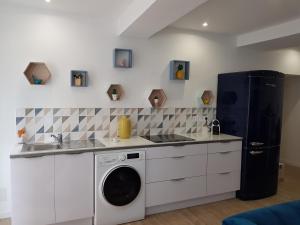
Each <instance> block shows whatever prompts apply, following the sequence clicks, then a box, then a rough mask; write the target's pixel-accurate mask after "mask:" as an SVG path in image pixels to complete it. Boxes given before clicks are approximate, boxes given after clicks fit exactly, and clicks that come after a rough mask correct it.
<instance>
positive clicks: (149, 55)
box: [0, 7, 300, 216]
mask: <svg viewBox="0 0 300 225" xmlns="http://www.w3.org/2000/svg"><path fill="white" fill-rule="evenodd" d="M103 21H105V19H103ZM0 27H1V30H0V68H1V70H0V71H1V73H2V74H1V88H0V106H1V110H0V124H1V126H0V178H1V179H0V197H1V190H6V191H7V192H9V189H10V187H9V186H10V185H9V151H10V149H11V148H12V147H13V145H14V140H15V129H14V127H15V109H16V108H17V107H46V106H47V107H89V106H90V107H95V106H98V107H99V106H100V107H124V106H125V107H143V106H149V103H148V101H147V97H148V95H149V92H150V90H151V89H152V88H160V87H161V88H164V89H165V91H166V94H167V96H168V101H167V103H166V106H195V103H194V96H195V93H196V91H197V90H199V89H204V88H205V89H212V90H216V84H217V83H216V81H217V74H218V73H220V72H231V71H237V70H250V69H275V70H280V71H283V72H287V73H293V74H300V68H299V63H300V53H299V51H297V50H283V51H275V52H259V51H257V50H251V49H247V48H241V49H238V48H236V47H235V39H234V38H232V37H229V36H218V35H214V34H204V33H197V32H192V31H184V30H176V29H174V28H168V29H166V30H164V31H162V32H160V33H159V34H158V35H156V36H154V37H153V38H151V39H150V40H144V39H124V38H119V37H117V36H116V35H114V31H115V30H114V26H113V24H110V23H109V21H108V22H106V23H104V22H102V23H100V22H94V21H91V20H88V19H83V18H76V17H74V16H72V17H67V16H62V15H57V14H50V13H49V14H45V13H43V14H42V13H39V12H36V11H29V10H25V9H24V10H22V9H13V10H12V9H9V8H5V7H1V8H0ZM115 47H124V48H132V49H133V51H134V67H133V68H132V69H128V70H122V69H114V68H113V67H112V50H113V49H114V48H115ZM172 59H184V60H190V61H191V76H190V81H186V82H176V81H169V79H168V70H167V68H168V63H169V61H170V60H172ZM29 61H44V62H46V63H47V65H48V67H49V69H50V71H51V72H52V79H51V81H50V82H49V84H48V85H46V86H42V87H37V86H30V85H29V84H28V82H27V81H26V79H25V77H24V76H23V74H22V73H23V71H24V69H25V67H26V66H27V64H28V62H29ZM71 69H85V70H88V71H89V74H90V83H91V86H90V87H88V88H82V89H78V88H77V89H76V88H70V87H69V72H70V70H71ZM111 83H120V84H122V85H123V88H124V90H125V94H126V95H125V98H124V100H123V101H121V102H119V103H112V102H110V101H109V99H108V97H107V96H106V90H107V87H108V86H109V84H111ZM5 212H9V198H7V201H5V200H3V199H2V201H1V199H0V216H1V213H2V214H3V213H5Z"/></svg>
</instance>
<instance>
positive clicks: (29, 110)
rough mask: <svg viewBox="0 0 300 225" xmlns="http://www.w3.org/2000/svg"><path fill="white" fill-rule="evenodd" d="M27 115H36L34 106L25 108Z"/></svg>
mask: <svg viewBox="0 0 300 225" xmlns="http://www.w3.org/2000/svg"><path fill="white" fill-rule="evenodd" d="M25 116H26V117H28V116H29V117H31V116H34V111H33V108H27V109H25Z"/></svg>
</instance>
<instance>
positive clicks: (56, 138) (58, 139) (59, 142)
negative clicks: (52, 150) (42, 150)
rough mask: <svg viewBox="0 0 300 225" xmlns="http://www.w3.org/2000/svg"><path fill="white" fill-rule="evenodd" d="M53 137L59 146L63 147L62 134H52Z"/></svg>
mask: <svg viewBox="0 0 300 225" xmlns="http://www.w3.org/2000/svg"><path fill="white" fill-rule="evenodd" d="M51 137H53V138H54V139H55V141H56V142H57V143H58V144H59V145H61V144H62V143H63V138H62V134H58V135H57V136H55V135H54V134H52V135H51Z"/></svg>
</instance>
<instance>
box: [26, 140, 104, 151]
mask: <svg viewBox="0 0 300 225" xmlns="http://www.w3.org/2000/svg"><path fill="white" fill-rule="evenodd" d="M101 147H105V145H103V144H102V143H101V142H100V141H98V140H86V141H84V140H78V141H69V142H63V143H62V144H61V145H60V144H58V143H50V144H24V145H23V148H22V152H35V151H51V150H52V151H54V150H62V149H64V150H73V149H76V150H77V149H93V148H101Z"/></svg>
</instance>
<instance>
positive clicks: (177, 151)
mask: <svg viewBox="0 0 300 225" xmlns="http://www.w3.org/2000/svg"><path fill="white" fill-rule="evenodd" d="M199 154H207V144H187V145H180V146H165V147H154V148H148V149H147V152H146V159H160V158H169V157H177V156H188V155H199Z"/></svg>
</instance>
